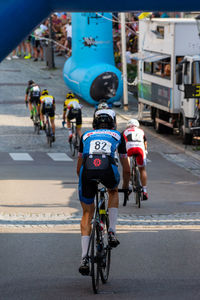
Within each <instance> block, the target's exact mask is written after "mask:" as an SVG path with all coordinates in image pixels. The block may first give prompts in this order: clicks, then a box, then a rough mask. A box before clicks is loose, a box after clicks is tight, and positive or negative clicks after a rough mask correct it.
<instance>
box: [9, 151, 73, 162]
mask: <svg viewBox="0 0 200 300" xmlns="http://www.w3.org/2000/svg"><path fill="white" fill-rule="evenodd" d="M9 155H10V157H11V158H12V159H13V160H14V161H34V159H33V158H32V157H31V155H30V154H29V153H9ZM47 155H48V156H49V157H50V158H51V159H52V160H53V161H63V162H65V161H73V159H71V158H70V157H69V156H68V155H67V154H66V153H47Z"/></svg>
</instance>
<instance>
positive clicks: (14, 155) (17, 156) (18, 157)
mask: <svg viewBox="0 0 200 300" xmlns="http://www.w3.org/2000/svg"><path fill="white" fill-rule="evenodd" d="M9 155H10V156H11V158H12V159H13V160H21V161H32V160H33V158H32V157H31V156H30V155H29V154H28V153H9Z"/></svg>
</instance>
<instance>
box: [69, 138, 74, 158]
mask: <svg viewBox="0 0 200 300" xmlns="http://www.w3.org/2000/svg"><path fill="white" fill-rule="evenodd" d="M69 146H70V151H71V155H72V156H75V153H76V148H75V146H74V136H72V139H71V141H70V142H69Z"/></svg>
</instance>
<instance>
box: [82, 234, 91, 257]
mask: <svg viewBox="0 0 200 300" xmlns="http://www.w3.org/2000/svg"><path fill="white" fill-rule="evenodd" d="M89 240H90V237H89V236H88V235H82V236H81V247H82V258H84V257H85V256H86V255H87V250H88V245H89Z"/></svg>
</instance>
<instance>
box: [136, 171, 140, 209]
mask: <svg viewBox="0 0 200 300" xmlns="http://www.w3.org/2000/svg"><path fill="white" fill-rule="evenodd" d="M140 186H141V185H140V172H139V170H138V168H137V167H136V174H135V187H136V191H135V203H136V205H137V206H138V208H140V207H141V190H140V189H141V187H140Z"/></svg>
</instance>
